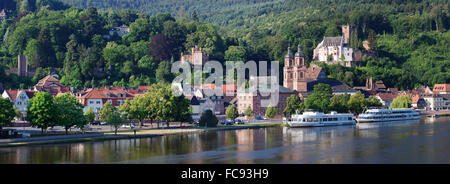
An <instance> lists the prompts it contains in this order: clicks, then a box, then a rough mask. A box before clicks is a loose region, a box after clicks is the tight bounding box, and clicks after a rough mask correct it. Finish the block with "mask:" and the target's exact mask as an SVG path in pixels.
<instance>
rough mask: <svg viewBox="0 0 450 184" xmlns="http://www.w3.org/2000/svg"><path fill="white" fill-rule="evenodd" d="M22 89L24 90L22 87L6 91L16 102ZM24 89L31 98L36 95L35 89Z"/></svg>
mask: <svg viewBox="0 0 450 184" xmlns="http://www.w3.org/2000/svg"><path fill="white" fill-rule="evenodd" d="M20 91H22V89H7V90H5V91H4V92H6V93H7V94H8V96H9V97H10V98H11V101H13V102H14V101H16V99H17V97H18V96H19V94H20ZM24 91H25V94H26V95H27V96H28V98H29V99H31V98H33V97H34V93H35V91H33V90H30V89H26V90H24Z"/></svg>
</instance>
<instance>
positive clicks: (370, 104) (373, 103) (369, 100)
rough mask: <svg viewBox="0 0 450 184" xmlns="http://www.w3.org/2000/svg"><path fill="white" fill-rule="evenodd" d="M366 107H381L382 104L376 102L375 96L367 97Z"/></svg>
mask: <svg viewBox="0 0 450 184" xmlns="http://www.w3.org/2000/svg"><path fill="white" fill-rule="evenodd" d="M365 103H366V106H367V107H381V106H383V104H382V103H381V102H380V100H378V98H377V97H375V96H369V98H367V99H366V102H365Z"/></svg>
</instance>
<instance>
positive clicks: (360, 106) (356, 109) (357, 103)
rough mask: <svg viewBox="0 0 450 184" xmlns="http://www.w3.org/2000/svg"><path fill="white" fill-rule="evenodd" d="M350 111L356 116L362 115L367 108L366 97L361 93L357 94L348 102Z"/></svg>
mask: <svg viewBox="0 0 450 184" xmlns="http://www.w3.org/2000/svg"><path fill="white" fill-rule="evenodd" d="M347 107H348V109H349V110H350V111H351V112H352V113H354V114H360V113H361V112H362V111H363V110H364V108H365V99H364V95H363V94H361V92H359V91H358V92H356V94H354V95H352V96H351V97H350V100H348V102H347Z"/></svg>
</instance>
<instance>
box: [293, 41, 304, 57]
mask: <svg viewBox="0 0 450 184" xmlns="http://www.w3.org/2000/svg"><path fill="white" fill-rule="evenodd" d="M295 56H296V57H305V54H304V53H303V51H302V47H301V46H300V43H299V44H298V46H297V53H295Z"/></svg>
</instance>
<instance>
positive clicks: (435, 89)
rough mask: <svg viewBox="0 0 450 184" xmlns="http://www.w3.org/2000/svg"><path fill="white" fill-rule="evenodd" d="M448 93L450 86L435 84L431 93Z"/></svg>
mask: <svg viewBox="0 0 450 184" xmlns="http://www.w3.org/2000/svg"><path fill="white" fill-rule="evenodd" d="M439 92H450V84H435V85H434V87H433V93H439Z"/></svg>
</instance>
